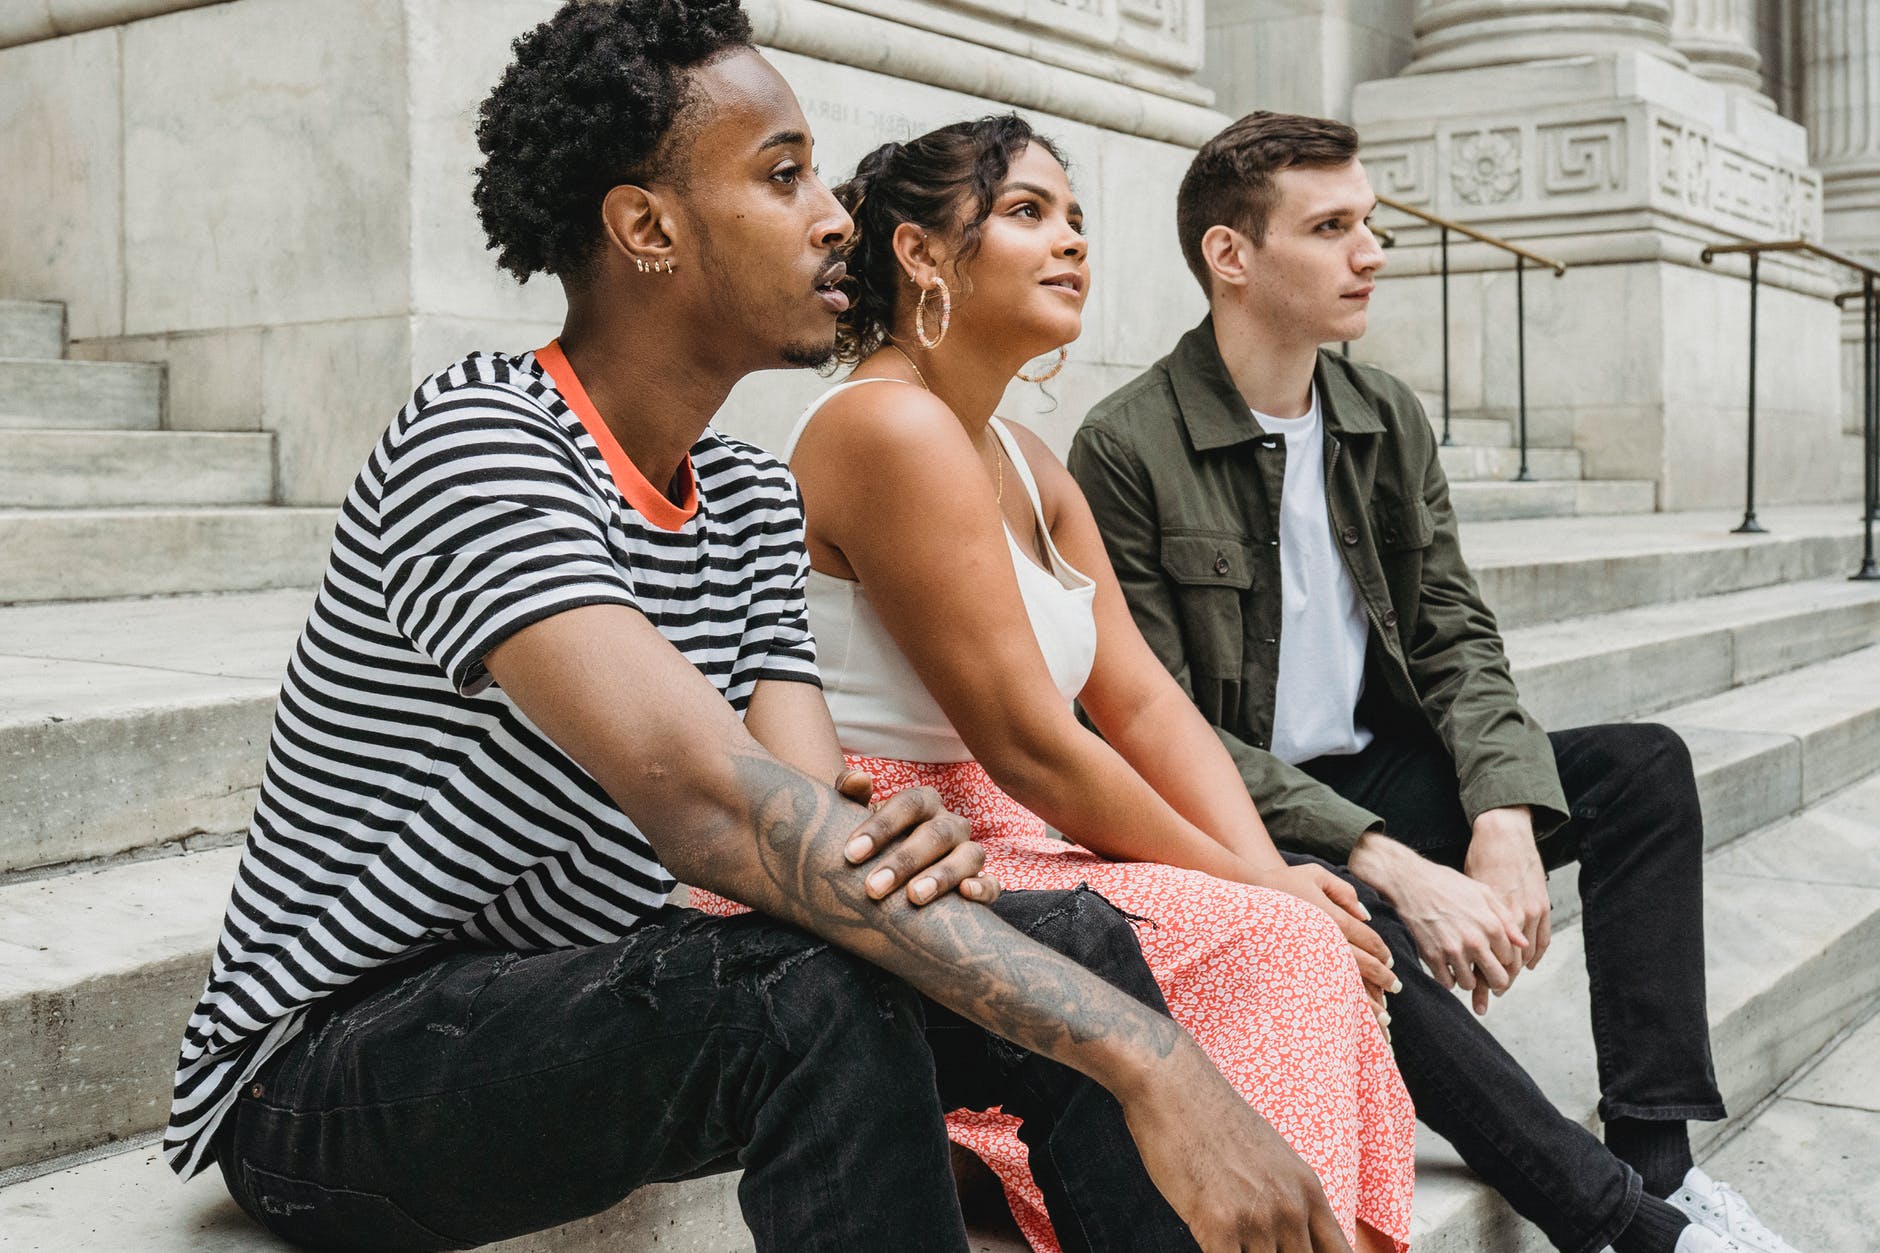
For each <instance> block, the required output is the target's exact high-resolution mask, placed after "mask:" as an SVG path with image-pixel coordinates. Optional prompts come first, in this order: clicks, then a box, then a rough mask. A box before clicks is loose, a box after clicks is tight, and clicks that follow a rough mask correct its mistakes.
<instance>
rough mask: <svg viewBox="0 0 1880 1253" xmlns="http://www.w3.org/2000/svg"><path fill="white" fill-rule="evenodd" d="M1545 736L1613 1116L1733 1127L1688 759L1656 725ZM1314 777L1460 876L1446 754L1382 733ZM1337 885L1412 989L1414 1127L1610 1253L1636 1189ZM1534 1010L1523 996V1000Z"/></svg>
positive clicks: (1453, 785)
mask: <svg viewBox="0 0 1880 1253" xmlns="http://www.w3.org/2000/svg"><path fill="white" fill-rule="evenodd" d="M1548 738H1549V740H1550V741H1551V742H1552V744H1553V749H1554V763H1555V765H1556V767H1557V768H1558V769H1559V772H1560V782H1561V784H1562V786H1563V787H1564V789H1565V791H1566V794H1567V804H1568V808H1569V810H1570V811H1571V813H1572V817H1571V819H1570V820H1569V821H1568V822H1567V823H1566V825H1565V826H1563V827H1561V828H1560V829H1559V830H1557V831H1555V832H1553V833H1552V834H1550V835H1549V836H1547V837H1546V838H1545V839H1543V840H1542V841H1541V843H1540V852H1541V860H1542V862H1543V864H1544V865H1545V866H1546V867H1547V869H1548V870H1550V871H1551V870H1555V869H1558V868H1560V867H1561V866H1564V865H1566V864H1568V863H1570V862H1574V861H1577V862H1579V866H1580V901H1581V909H1582V913H1581V918H1582V922H1581V929H1582V932H1583V935H1584V938H1585V944H1586V968H1587V973H1588V976H1589V982H1590V989H1591V1000H1592V1018H1593V1042H1594V1050H1595V1053H1596V1055H1597V1057H1598V1065H1599V1086H1600V1103H1599V1115H1600V1117H1601V1118H1605V1119H1610V1118H1615V1117H1629V1118H1641V1119H1653V1120H1677V1119H1715V1118H1721V1117H1723V1113H1724V1110H1723V1098H1722V1097H1721V1096H1720V1095H1719V1094H1718V1091H1717V1080H1716V1075H1715V1072H1714V1070H1713V1069H1712V1065H1711V1058H1710V1029H1709V1020H1708V1017H1707V1015H1706V1011H1705V1001H1704V894H1703V853H1704V822H1703V815H1702V813H1701V812H1700V810H1699V808H1698V800H1697V784H1696V780H1695V779H1694V777H1693V775H1692V770H1691V756H1690V753H1689V751H1688V750H1687V749H1686V748H1685V746H1684V742H1683V741H1682V740H1680V739H1679V738H1678V737H1677V735H1676V734H1675V733H1674V732H1672V731H1670V730H1669V729H1667V728H1665V727H1662V726H1656V725H1653V724H1648V723H1628V724H1616V725H1608V726H1593V727H1576V728H1573V729H1571V730H1566V731H1556V732H1553V733H1552V734H1551V735H1550V736H1549V737H1548ZM1302 768H1303V769H1304V770H1305V771H1306V772H1307V773H1309V774H1311V775H1313V776H1314V777H1316V778H1318V779H1319V780H1320V781H1322V782H1324V783H1326V784H1328V785H1329V786H1331V787H1332V788H1333V789H1334V790H1336V791H1337V792H1339V793H1340V794H1341V795H1344V796H1346V797H1349V798H1350V799H1351V800H1352V801H1354V802H1356V803H1357V804H1359V805H1362V806H1364V807H1365V808H1366V809H1368V810H1370V811H1371V812H1372V813H1374V814H1378V815H1379V816H1381V817H1382V818H1383V819H1384V821H1385V823H1386V824H1387V828H1388V831H1389V833H1390V835H1391V836H1392V838H1394V839H1397V840H1400V841H1402V842H1404V843H1406V844H1408V845H1410V846H1411V847H1412V848H1414V849H1416V850H1417V851H1418V852H1419V853H1422V854H1423V855H1424V856H1425V857H1428V858H1429V859H1431V860H1432V861H1436V862H1440V863H1442V864H1443V865H1445V866H1449V867H1451V868H1452V869H1456V870H1460V869H1461V868H1462V862H1463V858H1464V857H1465V856H1466V855H1467V853H1468V847H1469V835H1470V826H1469V819H1468V816H1467V815H1466V814H1465V813H1464V812H1463V808H1462V802H1461V799H1460V797H1459V796H1458V794H1457V791H1458V788H1457V782H1456V767H1455V763H1454V762H1453V761H1452V760H1451V759H1450V757H1449V754H1448V753H1447V752H1446V751H1445V750H1444V749H1443V747H1442V746H1441V745H1440V744H1438V743H1436V742H1435V741H1434V740H1433V739H1403V738H1386V737H1384V736H1381V735H1380V736H1379V737H1378V738H1377V739H1376V740H1374V741H1373V742H1372V744H1371V745H1370V747H1369V748H1367V749H1365V751H1363V752H1362V753H1358V754H1356V755H1354V756H1350V757H1320V758H1318V759H1316V760H1314V761H1309V762H1306V763H1305V764H1304V766H1303V767H1302ZM1289 860H1293V861H1300V860H1308V859H1304V858H1299V857H1291V856H1289ZM1335 869H1337V870H1338V871H1339V873H1340V874H1342V875H1344V877H1346V878H1347V879H1350V880H1351V881H1352V882H1353V883H1356V884H1357V885H1358V889H1359V895H1360V897H1361V898H1362V899H1363V900H1364V902H1365V904H1366V906H1367V907H1368V908H1369V909H1370V911H1371V917H1372V922H1371V925H1372V926H1373V927H1374V928H1376V930H1377V932H1378V934H1379V935H1381V936H1382V937H1383V938H1384V941H1385V943H1387V944H1388V945H1390V950H1391V953H1392V954H1393V956H1394V957H1395V958H1396V973H1397V975H1398V977H1399V978H1401V979H1402V980H1403V991H1402V992H1399V993H1397V994H1396V995H1394V996H1392V997H1391V998H1390V1012H1391V1019H1392V1021H1391V1034H1392V1039H1393V1042H1394V1046H1395V1048H1394V1051H1395V1053H1396V1057H1397V1066H1398V1069H1399V1070H1400V1071H1401V1072H1402V1074H1403V1079H1404V1086H1405V1087H1407V1088H1408V1089H1409V1090H1410V1096H1411V1099H1413V1100H1414V1101H1415V1102H1416V1107H1417V1116H1418V1117H1419V1118H1421V1119H1422V1120H1423V1122H1424V1123H1425V1124H1427V1125H1428V1126H1429V1127H1430V1129H1431V1130H1433V1131H1435V1132H1436V1133H1437V1134H1438V1135H1440V1136H1442V1137H1443V1138H1444V1139H1445V1140H1448V1141H1449V1142H1450V1143H1451V1144H1452V1145H1454V1146H1455V1148H1456V1151H1457V1152H1458V1153H1459V1154H1461V1156H1462V1160H1463V1161H1465V1162H1467V1163H1468V1164H1469V1167H1470V1168H1471V1169H1472V1170H1474V1171H1475V1173H1476V1174H1478V1175H1480V1176H1481V1177H1482V1179H1483V1180H1484V1181H1485V1182H1487V1183H1488V1184H1489V1185H1490V1186H1491V1187H1493V1188H1494V1189H1495V1190H1496V1191H1497V1192H1499V1193H1501V1195H1502V1196H1503V1197H1505V1198H1506V1199H1507V1200H1508V1202H1509V1204H1511V1205H1512V1206H1513V1207H1514V1208H1515V1210H1516V1211H1517V1212H1518V1213H1520V1214H1521V1216H1522V1217H1524V1218H1526V1219H1527V1220H1528V1221H1530V1222H1532V1223H1534V1224H1535V1225H1536V1226H1537V1227H1539V1228H1540V1229H1541V1230H1542V1231H1544V1232H1546V1233H1547V1236H1548V1238H1549V1239H1550V1240H1551V1241H1552V1242H1553V1244H1554V1246H1555V1247H1556V1248H1559V1249H1564V1250H1568V1251H1569V1253H1589V1251H1590V1250H1595V1249H1600V1248H1604V1247H1605V1246H1606V1245H1607V1244H1608V1243H1610V1241H1611V1240H1612V1237H1613V1236H1615V1235H1616V1234H1618V1232H1619V1231H1620V1230H1622V1229H1623V1228H1624V1226H1625V1225H1626V1224H1627V1223H1628V1222H1630V1221H1631V1219H1632V1213H1633V1211H1634V1210H1635V1209H1636V1208H1637V1207H1638V1199H1639V1189H1640V1184H1639V1177H1638V1175H1637V1173H1636V1172H1634V1171H1633V1170H1632V1168H1631V1167H1629V1166H1627V1165H1626V1164H1625V1163H1623V1162H1621V1161H1620V1160H1619V1159H1618V1158H1616V1157H1614V1156H1613V1155H1612V1154H1611V1153H1610V1152H1609V1151H1607V1149H1606V1147H1605V1145H1603V1144H1602V1143H1600V1141H1599V1140H1598V1139H1597V1138H1595V1137H1594V1136H1593V1135H1592V1134H1591V1133H1590V1132H1588V1131H1587V1130H1586V1129H1585V1128H1584V1127H1582V1126H1580V1124H1579V1123H1578V1122H1576V1121H1574V1120H1573V1119H1570V1118H1568V1117H1566V1116H1565V1115H1564V1114H1562V1113H1561V1112H1560V1111H1559V1110H1557V1109H1556V1108H1555V1107H1554V1105H1553V1103H1552V1102H1551V1101H1549V1100H1548V1099H1547V1097H1546V1095H1545V1094H1544V1093H1543V1092H1542V1091H1541V1090H1540V1088H1539V1087H1538V1086H1537V1085H1536V1084H1535V1083H1534V1081H1533V1080H1532V1079H1531V1078H1529V1077H1528V1074H1527V1072H1526V1071H1525V1070H1523V1069H1522V1068H1521V1065H1520V1063H1518V1062H1517V1061H1515V1059H1514V1058H1512V1057H1510V1056H1509V1055H1508V1053H1507V1052H1506V1051H1505V1050H1504V1049H1503V1048H1502V1047H1501V1045H1500V1044H1498V1043H1497V1042H1496V1041H1495V1038H1494V1037H1493V1036H1492V1035H1490V1034H1489V1033H1488V1030H1487V1028H1485V1027H1484V1026H1483V1025H1482V1023H1481V1022H1479V1021H1478V1020H1477V1019H1476V1018H1475V1017H1474V1015H1473V1014H1471V1013H1470V1011H1469V1008H1468V1006H1467V1005H1465V1004H1464V1003H1463V1002H1462V1001H1461V1000H1459V999H1458V998H1457V997H1456V996H1455V995H1454V994H1452V993H1450V992H1447V991H1445V990H1444V989H1443V988H1442V986H1441V985H1440V984H1438V983H1437V982H1436V981H1435V980H1434V979H1432V978H1431V977H1430V976H1429V974H1428V973H1427V972H1426V971H1425V970H1424V968H1423V965H1422V962H1421V960H1420V958H1419V957H1418V950H1417V947H1416V942H1415V940H1414V939H1412V938H1411V935H1410V932H1409V929H1408V928H1407V927H1406V926H1405V925H1404V923H1403V921H1402V920H1401V919H1400V918H1398V916H1397V914H1396V912H1395V911H1394V910H1392V909H1391V908H1390V906H1389V905H1388V904H1386V903H1385V902H1384V901H1383V900H1382V899H1381V898H1379V896H1378V895H1377V893H1375V892H1373V891H1372V890H1371V889H1370V888H1369V887H1368V886H1366V885H1364V884H1362V883H1359V882H1358V880H1357V879H1355V878H1353V877H1352V875H1351V873H1350V871H1348V870H1345V869H1344V868H1342V867H1336V868H1335ZM1521 994H1522V992H1521V984H1520V982H1519V981H1517V982H1516V983H1515V986H1514V989H1513V990H1512V991H1511V993H1510V995H1511V996H1520V995H1521ZM1491 1012H1492V1011H1491Z"/></svg>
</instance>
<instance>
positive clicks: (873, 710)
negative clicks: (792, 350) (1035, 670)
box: [783, 379, 1097, 762]
mask: <svg viewBox="0 0 1880 1253" xmlns="http://www.w3.org/2000/svg"><path fill="white" fill-rule="evenodd" d="M864 383H901V384H902V385H903V386H905V387H912V386H915V384H912V383H906V382H903V380H900V379H854V380H852V381H850V382H847V383H843V384H840V385H839V386H836V387H832V388H830V389H829V390H828V391H827V392H824V393H823V394H822V395H821V396H820V397H818V398H817V399H816V401H815V402H814V403H813V404H811V405H810V407H809V408H808V409H806V410H804V411H803V416H802V417H801V418H799V419H798V420H797V424H796V429H794V430H793V431H791V432H790V438H789V439H788V440H787V441H786V442H785V444H784V448H783V457H784V460H785V461H788V460H789V459H790V457H791V455H792V454H793V453H794V452H795V451H796V444H797V441H798V440H799V439H801V438H802V437H803V432H804V430H805V429H807V428H808V426H809V422H810V419H811V418H813V417H815V416H816V411H817V410H819V409H821V408H822V406H823V405H824V404H825V403H826V402H827V401H828V400H829V398H830V397H831V396H834V395H835V394H836V393H837V392H840V391H843V390H845V389H846V388H850V387H860V386H862V385H863V384H864ZM991 426H992V431H993V434H994V436H996V437H997V439H998V441H999V444H1000V446H1001V447H1002V448H1003V449H1004V451H1005V456H1006V460H1007V461H1009V462H1010V463H1011V466H1012V469H1013V470H1014V471H1016V472H1017V474H1018V479H1019V482H1020V483H1022V484H1023V485H1024V488H1025V495H1026V498H1027V499H1029V500H1030V501H1031V512H1032V517H1033V518H1034V519H1035V520H1036V522H1037V526H1038V534H1039V535H1040V536H1041V537H1042V539H1043V541H1044V551H1045V558H1046V560H1048V561H1049V562H1050V565H1051V568H1050V569H1049V570H1048V571H1047V570H1044V569H1041V568H1040V567H1039V566H1038V565H1037V563H1036V562H1034V561H1033V560H1032V559H1031V557H1030V556H1028V555H1027V554H1026V552H1025V550H1024V549H1023V548H1022V547H1021V546H1020V545H1019V542H1018V540H1017V538H1016V537H1015V536H1013V534H1012V532H1011V528H1010V527H1009V526H1008V527H1007V528H1006V529H1005V543H1006V548H1007V549H1008V550H1009V551H1010V552H1011V554H1012V568H1013V570H1014V571H1015V572H1016V573H1017V575H1018V590H1019V595H1020V596H1022V597H1023V598H1024V601H1025V612H1026V614H1027V615H1028V616H1029V617H1030V619H1031V630H1032V634H1033V635H1034V636H1035V637H1036V638H1037V641H1038V647H1039V649H1040V651H1042V652H1043V653H1044V659H1045V665H1046V666H1047V667H1048V668H1049V669H1050V671H1051V679H1052V682H1053V683H1055V684H1056V686H1057V690H1058V695H1059V696H1060V697H1062V698H1063V699H1064V701H1065V703H1066V704H1068V703H1069V702H1070V701H1072V700H1074V699H1076V696H1077V693H1078V692H1080V691H1082V690H1083V686H1084V683H1085V681H1086V680H1088V679H1089V678H1090V668H1091V666H1092V665H1093V664H1094V663H1095V661H1096V657H1097V620H1096V614H1095V611H1094V606H1095V602H1096V592H1097V585H1096V583H1095V582H1094V581H1092V580H1091V579H1090V578H1088V577H1087V576H1085V575H1084V574H1083V573H1082V572H1080V571H1078V570H1076V569H1074V568H1073V567H1072V566H1071V564H1070V563H1069V562H1067V561H1065V560H1064V558H1063V556H1062V555H1061V554H1059V552H1058V550H1057V545H1056V544H1054V543H1052V542H1051V532H1050V530H1049V528H1047V527H1046V526H1045V523H1044V507H1043V503H1042V502H1041V500H1040V499H1039V496H1038V482H1037V480H1036V479H1034V478H1033V477H1032V473H1031V467H1030V466H1029V465H1027V464H1026V462H1025V454H1024V453H1023V452H1022V451H1020V449H1019V446H1018V441H1017V440H1016V439H1014V438H1013V437H1012V433H1011V432H1010V431H1008V430H1007V429H1006V428H1005V424H1004V423H1003V422H1002V421H1000V420H999V419H998V418H994V419H992V422H991ZM808 597H809V625H810V631H811V633H812V634H814V635H815V637H816V654H817V660H818V667H819V668H820V670H821V671H822V680H823V695H824V697H825V698H826V699H827V700H828V702H829V713H830V715H831V716H832V717H833V718H834V719H835V724H836V735H837V737H838V738H839V739H840V741H841V744H842V749H843V751H844V752H849V753H859V754H862V755H864V756H868V757H888V758H894V759H896V760H900V761H921V762H959V761H971V760H972V758H973V755H972V753H970V752H969V751H967V748H966V744H965V742H964V741H962V740H961V739H960V737H959V733H958V732H957V731H955V730H954V729H953V724H952V723H951V722H949V721H947V716H946V714H944V713H942V712H941V710H940V705H939V703H938V702H937V701H935V700H934V698H933V697H932V696H930V695H928V694H927V688H926V686H925V685H924V684H923V683H922V682H921V680H920V676H919V675H918V674H916V673H915V672H914V667H913V666H912V665H911V664H909V662H908V660H907V657H906V655H905V654H903V653H902V652H901V649H900V646H899V645H897V644H896V643H895V642H894V638H893V637H892V636H890V635H889V634H888V630H887V628H886V627H885V626H883V625H882V622H881V618H880V616H879V615H878V614H876V612H875V608H874V606H873V605H872V604H870V603H869V599H868V591H867V589H866V588H864V587H863V586H862V585H861V584H860V583H858V582H856V581H855V580H854V579H843V578H837V577H836V576H835V575H831V574H824V573H822V572H821V571H818V570H811V571H810V572H809V581H808Z"/></svg>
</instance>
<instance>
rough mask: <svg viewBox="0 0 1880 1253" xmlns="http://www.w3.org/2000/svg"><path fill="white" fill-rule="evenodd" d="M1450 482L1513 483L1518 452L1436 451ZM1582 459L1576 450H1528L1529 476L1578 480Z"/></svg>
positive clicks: (1455, 447)
mask: <svg viewBox="0 0 1880 1253" xmlns="http://www.w3.org/2000/svg"><path fill="white" fill-rule="evenodd" d="M1437 455H1438V456H1439V457H1440V458H1441V459H1442V463H1443V473H1444V474H1445V475H1447V476H1448V477H1449V481H1450V482H1451V483H1468V482H1474V481H1477V480H1489V481H1493V482H1504V483H1505V482H1512V481H1513V479H1514V476H1515V475H1516V474H1518V473H1520V470H1521V450H1520V449H1518V448H1509V447H1506V446H1495V445H1491V444H1452V445H1450V446H1449V447H1446V448H1439V449H1437ZM1582 460H1583V459H1582V457H1581V454H1580V450H1579V449H1577V448H1530V449H1528V473H1529V474H1530V475H1531V476H1532V477H1534V478H1536V479H1540V480H1543V481H1545V480H1550V479H1577V478H1579V477H1580V467H1581V461H1582Z"/></svg>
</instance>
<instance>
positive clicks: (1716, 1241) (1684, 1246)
mask: <svg viewBox="0 0 1880 1253" xmlns="http://www.w3.org/2000/svg"><path fill="white" fill-rule="evenodd" d="M1672 1253H1746V1250H1744V1248H1743V1246H1742V1245H1740V1244H1738V1243H1737V1242H1736V1241H1734V1240H1732V1239H1731V1238H1730V1237H1729V1236H1720V1235H1718V1234H1717V1233H1716V1232H1714V1231H1712V1230H1711V1229H1710V1228H1708V1227H1699V1226H1697V1225H1696V1224H1695V1223H1693V1224H1692V1225H1691V1226H1689V1227H1686V1228H1685V1229H1684V1230H1683V1231H1681V1232H1679V1233H1678V1246H1677V1248H1675V1249H1673V1250H1672Z"/></svg>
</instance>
